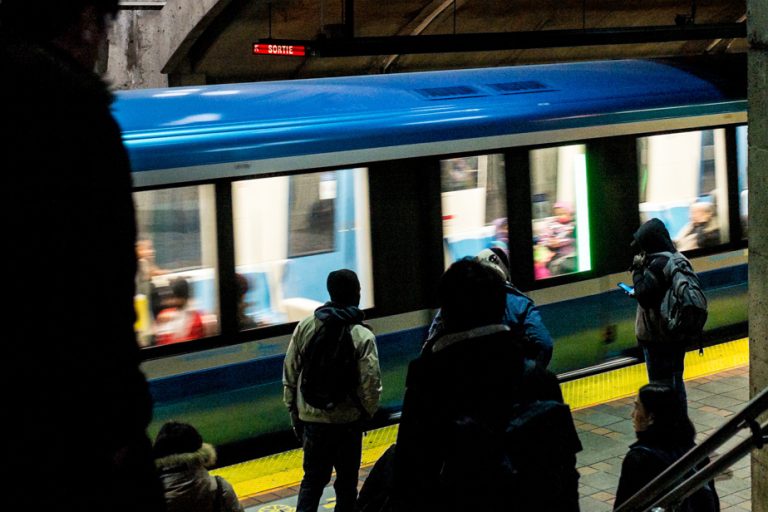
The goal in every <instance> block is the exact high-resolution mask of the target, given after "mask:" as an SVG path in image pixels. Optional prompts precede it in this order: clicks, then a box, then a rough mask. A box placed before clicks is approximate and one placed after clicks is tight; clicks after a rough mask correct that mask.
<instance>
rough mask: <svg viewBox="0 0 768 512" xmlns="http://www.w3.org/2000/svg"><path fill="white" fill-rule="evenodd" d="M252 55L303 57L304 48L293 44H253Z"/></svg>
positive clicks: (304, 53)
mask: <svg viewBox="0 0 768 512" xmlns="http://www.w3.org/2000/svg"><path fill="white" fill-rule="evenodd" d="M253 54H254V55H285V56H288V57H304V55H306V47H304V46H299V45H293V44H263V43H254V44H253Z"/></svg>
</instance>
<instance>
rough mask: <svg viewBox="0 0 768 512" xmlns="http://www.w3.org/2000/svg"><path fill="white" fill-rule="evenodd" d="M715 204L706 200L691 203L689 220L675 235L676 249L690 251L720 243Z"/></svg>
mask: <svg viewBox="0 0 768 512" xmlns="http://www.w3.org/2000/svg"><path fill="white" fill-rule="evenodd" d="M715 212H716V210H715V205H714V204H712V203H711V202H708V201H701V200H699V201H696V202H694V203H692V204H691V207H690V210H689V213H688V218H689V219H690V220H689V222H688V223H687V224H686V225H685V226H683V229H681V230H680V232H679V233H678V234H677V236H676V237H675V245H676V246H677V250H678V251H690V250H692V249H701V248H703V247H713V246H715V245H719V244H720V226H718V223H717V217H716V215H715Z"/></svg>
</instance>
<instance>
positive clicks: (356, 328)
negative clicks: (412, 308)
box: [283, 303, 382, 424]
mask: <svg viewBox="0 0 768 512" xmlns="http://www.w3.org/2000/svg"><path fill="white" fill-rule="evenodd" d="M329 304H330V303H329ZM329 304H326V306H324V307H327V306H328V305H329ZM320 325H321V321H320V319H318V318H317V316H316V315H312V316H309V317H307V318H305V319H304V320H302V321H301V322H299V325H297V326H296V329H295V330H294V331H293V336H292V337H291V342H290V344H289V345H288V351H287V352H286V354H285V363H284V364H283V402H285V405H286V407H287V408H288V411H289V412H290V413H291V415H298V417H299V419H300V420H301V421H307V422H312V423H339V424H343V423H352V422H354V421H357V420H359V419H361V418H363V417H364V416H367V417H371V416H373V414H374V413H375V412H376V410H377V409H378V407H379V398H380V397H381V389H382V388H381V370H380V368H379V353H378V350H377V349H376V337H375V336H374V335H373V333H372V332H371V331H370V330H369V329H368V328H366V327H365V326H363V325H360V324H356V325H353V326H352V329H351V335H352V343H353V344H354V346H355V353H356V354H357V358H358V370H359V374H360V380H359V384H358V387H357V397H356V398H357V401H358V402H359V405H358V404H356V403H355V402H354V401H353V400H351V399H350V400H347V401H345V402H342V403H340V404H339V405H337V406H336V407H334V408H333V409H331V410H327V411H326V410H322V409H316V408H314V407H312V406H311V405H309V404H307V403H306V402H305V401H304V398H303V396H302V394H301V389H300V386H299V383H300V382H301V372H302V369H303V365H304V361H303V359H304V353H305V350H306V347H307V343H308V342H309V340H311V339H312V336H313V335H314V334H315V332H316V331H317V329H319V328H320ZM361 407H362V409H363V410H361Z"/></svg>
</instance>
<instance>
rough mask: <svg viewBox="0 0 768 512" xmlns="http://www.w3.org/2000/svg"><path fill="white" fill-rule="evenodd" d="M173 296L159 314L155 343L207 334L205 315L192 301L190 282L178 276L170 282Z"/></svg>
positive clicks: (195, 337) (165, 342)
mask: <svg viewBox="0 0 768 512" xmlns="http://www.w3.org/2000/svg"><path fill="white" fill-rule="evenodd" d="M170 290H171V296H170V297H168V298H167V299H166V304H167V307H166V308H165V309H163V310H162V311H160V313H159V314H158V315H157V325H156V330H155V344H156V345H169V344H171V343H180V342H182V341H190V340H196V339H199V338H202V337H203V336H204V335H205V330H204V326H203V316H202V315H201V314H200V312H199V311H197V310H195V309H194V307H193V306H192V304H191V302H190V290H189V283H188V282H187V280H186V279H184V278H183V277H177V278H175V279H173V280H172V281H171V283H170Z"/></svg>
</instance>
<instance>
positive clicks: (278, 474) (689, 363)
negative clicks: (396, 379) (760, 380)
mask: <svg viewBox="0 0 768 512" xmlns="http://www.w3.org/2000/svg"><path fill="white" fill-rule="evenodd" d="M746 364H749V341H748V339H747V338H743V339H740V340H736V341H731V342H728V343H723V344H720V345H716V346H713V347H707V348H705V349H704V355H701V356H700V355H699V352H698V350H696V351H692V352H689V353H687V354H686V356H685V379H686V380H689V379H695V378H699V377H704V376H707V375H712V374H715V373H720V372H723V371H726V370H729V369H732V368H738V367H741V366H744V365H746ZM647 382H648V376H647V374H646V370H645V364H644V363H641V364H636V365H633V366H628V367H625V368H619V369H617V370H613V371H610V372H606V373H601V374H598V375H592V376H589V377H584V378H582V379H578V380H574V381H570V382H565V383H563V384H562V386H561V387H562V390H563V396H564V398H565V401H566V403H568V404H569V405H570V406H571V409H573V410H576V409H584V408H587V407H592V406H594V405H597V404H601V403H605V402H610V401H612V400H616V399H619V398H625V397H628V396H632V395H634V394H635V393H637V390H638V388H640V386H642V385H643V384H646V383H647ZM396 438H397V425H390V426H388V427H383V428H380V429H376V430H372V431H370V432H367V433H366V435H365V437H364V438H363V452H362V464H363V466H365V465H370V464H373V463H375V462H376V461H377V460H378V458H379V457H380V456H381V454H382V453H384V451H385V450H386V449H387V448H388V447H389V446H390V445H391V444H392V443H394V442H395V439H396ZM212 473H214V474H217V475H220V476H222V477H224V478H225V479H227V480H228V481H229V482H230V483H231V484H232V485H233V487H234V488H235V492H237V495H238V496H239V497H240V499H245V498H248V497H249V496H253V495H256V494H262V493H265V492H268V491H274V490H277V489H281V488H285V487H290V486H292V485H297V484H298V483H299V482H300V481H301V478H302V476H303V470H302V451H301V449H296V450H290V451H287V452H283V453H278V454H275V455H270V456H268V457H263V458H260V459H256V460H252V461H248V462H243V463H241V464H235V465H233V466H227V467H224V468H219V469H217V470H215V471H212Z"/></svg>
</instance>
